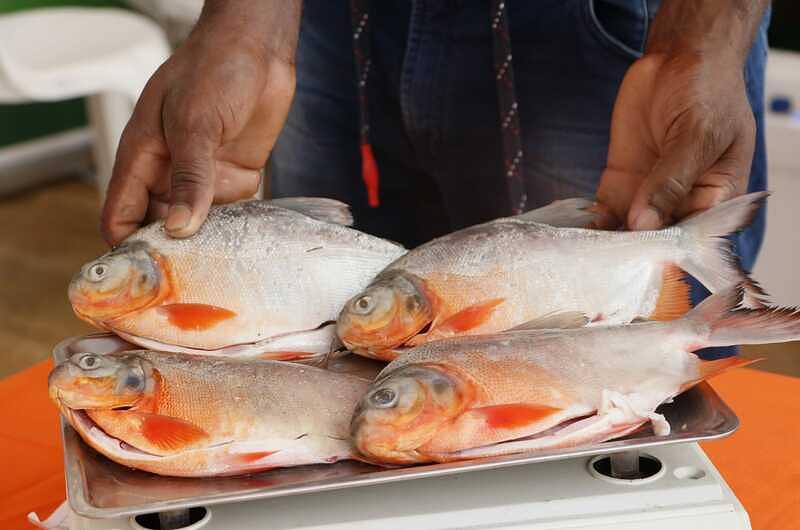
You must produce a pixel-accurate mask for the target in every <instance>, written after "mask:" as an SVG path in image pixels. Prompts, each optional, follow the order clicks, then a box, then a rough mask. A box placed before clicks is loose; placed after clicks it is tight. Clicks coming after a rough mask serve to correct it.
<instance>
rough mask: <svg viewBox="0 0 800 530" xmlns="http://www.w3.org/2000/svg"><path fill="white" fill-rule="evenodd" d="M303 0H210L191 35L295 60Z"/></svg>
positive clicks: (264, 56)
mask: <svg viewBox="0 0 800 530" xmlns="http://www.w3.org/2000/svg"><path fill="white" fill-rule="evenodd" d="M302 3H303V2H302V0H206V1H205V4H204V6H203V11H202V13H201V15H200V18H199V20H198V21H197V24H196V26H195V28H194V29H193V31H192V33H191V34H190V36H189V39H192V38H195V39H202V40H204V41H207V42H208V41H210V43H211V45H213V46H216V47H219V48H222V49H228V50H241V51H246V52H249V53H253V54H256V55H259V56H260V57H261V58H262V59H263V60H264V61H265V62H267V63H269V62H272V61H273V60H274V59H278V60H280V61H281V62H285V63H289V64H294V57H295V52H296V49H297V39H298V34H299V31H300V13H301V9H302Z"/></svg>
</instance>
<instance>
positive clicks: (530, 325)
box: [507, 311, 590, 331]
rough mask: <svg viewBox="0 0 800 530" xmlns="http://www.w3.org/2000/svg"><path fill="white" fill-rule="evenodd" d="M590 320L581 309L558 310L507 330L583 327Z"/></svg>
mask: <svg viewBox="0 0 800 530" xmlns="http://www.w3.org/2000/svg"><path fill="white" fill-rule="evenodd" d="M589 322H590V319H589V317H587V316H586V315H585V314H584V313H582V312H580V311H558V312H555V313H548V314H546V315H544V316H541V317H539V318H534V319H533V320H529V321H528V322H525V323H523V324H520V325H519V326H514V327H513V328H511V329H509V330H507V331H528V330H534V329H571V328H582V327H584V326H585V325H586V324H588V323H589Z"/></svg>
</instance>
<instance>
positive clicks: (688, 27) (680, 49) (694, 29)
mask: <svg viewBox="0 0 800 530" xmlns="http://www.w3.org/2000/svg"><path fill="white" fill-rule="evenodd" d="M768 4H769V0H664V2H663V3H662V5H661V7H660V9H659V11H658V13H657V14H656V17H655V20H654V21H653V26H652V29H651V31H650V36H649V38H648V41H647V47H646V50H645V51H646V53H665V54H670V55H674V54H681V53H690V54H698V55H709V56H712V57H714V58H715V59H721V60H728V59H729V60H731V61H734V62H736V61H738V63H739V64H744V61H745V59H746V57H747V54H748V52H749V50H750V46H751V45H752V43H753V39H754V38H755V34H756V32H757V31H758V27H759V25H760V24H761V20H762V18H763V16H764V12H765V10H766V8H767V5H768Z"/></svg>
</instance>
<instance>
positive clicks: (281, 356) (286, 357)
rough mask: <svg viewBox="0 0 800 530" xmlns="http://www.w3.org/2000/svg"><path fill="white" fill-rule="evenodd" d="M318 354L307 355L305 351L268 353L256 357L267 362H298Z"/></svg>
mask: <svg viewBox="0 0 800 530" xmlns="http://www.w3.org/2000/svg"><path fill="white" fill-rule="evenodd" d="M317 355H318V354H316V353H309V352H305V351H270V352H267V353H262V354H261V355H259V356H258V358H259V359H266V360H268V361H298V360H301V359H309V358H311V357H316V356H317Z"/></svg>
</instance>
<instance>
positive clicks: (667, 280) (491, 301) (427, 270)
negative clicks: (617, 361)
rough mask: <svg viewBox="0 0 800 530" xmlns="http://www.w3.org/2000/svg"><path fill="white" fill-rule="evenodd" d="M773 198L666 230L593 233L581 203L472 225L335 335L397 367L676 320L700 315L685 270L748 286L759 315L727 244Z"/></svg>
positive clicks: (414, 256) (412, 258) (405, 267)
mask: <svg viewBox="0 0 800 530" xmlns="http://www.w3.org/2000/svg"><path fill="white" fill-rule="evenodd" d="M767 195H768V193H766V192H756V193H751V194H748V195H744V196H741V197H738V198H735V199H732V200H729V201H727V202H724V203H721V204H719V205H717V206H716V207H714V208H711V209H710V210H707V211H705V212H703V213H701V214H699V215H697V216H694V217H692V218H689V219H687V220H684V221H683V222H681V223H679V224H677V225H675V226H672V227H669V228H665V229H662V230H652V231H636V232H632V231H607V230H596V229H591V228H585V224H583V225H582V223H586V221H587V217H586V215H587V213H590V212H587V211H586V207H587V204H586V202H585V201H581V200H567V201H561V202H557V203H555V204H552V205H549V206H547V207H545V208H544V209H540V210H534V211H532V212H528V213H526V214H522V215H519V216H515V217H507V218H501V219H496V220H494V221H490V222H487V223H484V224H480V225H476V226H472V227H468V228H465V229H463V230H459V231H456V232H453V233H451V234H448V235H445V236H443V237H440V238H438V239H434V240H432V241H430V242H428V243H425V244H423V245H421V246H419V247H417V248H415V249H412V250H410V251H409V252H408V253H406V254H404V255H403V256H402V257H400V258H398V259H397V260H396V261H394V262H393V263H391V264H390V265H388V266H387V267H386V268H385V269H384V270H382V271H381V272H380V273H379V274H378V275H377V276H376V277H375V278H374V280H373V281H372V282H371V283H370V285H369V286H368V287H367V288H366V289H365V290H364V291H363V292H361V293H359V294H358V295H356V296H354V297H353V298H352V299H350V300H349V301H348V302H347V303H346V304H345V306H344V308H343V309H342V311H341V313H340V314H339V317H338V319H337V334H338V336H339V338H340V339H341V341H342V342H343V343H344V345H345V347H347V348H348V349H349V350H351V351H353V352H355V353H358V354H361V355H364V356H367V357H373V358H376V359H382V360H386V361H391V360H392V359H394V358H396V357H397V356H399V355H400V354H401V353H402V352H403V351H404V350H405V349H408V348H410V347H414V346H418V345H420V344H423V343H425V342H429V341H433V340H440V339H445V338H449V337H453V336H459V335H481V334H489V333H497V332H501V331H505V330H509V329H515V328H516V329H525V328H532V327H534V326H542V325H546V326H555V327H574V326H577V327H580V326H584V325H589V326H603V325H616V324H624V323H630V322H633V321H634V320H672V319H675V318H678V317H680V316H681V315H683V314H685V313H686V312H687V311H688V310H689V308H690V299H689V286H688V284H687V283H686V282H685V274H684V273H689V274H691V275H692V276H694V277H695V278H697V279H698V280H699V281H700V282H701V283H702V284H703V285H705V286H706V287H707V288H708V289H709V290H710V291H712V292H715V291H720V290H723V289H725V288H728V287H731V286H735V285H739V284H745V285H746V288H747V297H746V298H747V303H748V304H749V305H751V306H753V307H758V306H760V305H762V304H763V303H764V302H765V301H766V299H767V295H766V293H765V292H764V291H763V290H762V289H761V288H760V287H759V286H758V284H757V283H756V282H755V281H754V280H752V279H750V278H749V277H748V275H747V273H746V272H745V271H744V270H743V269H742V267H741V265H740V263H739V261H738V258H737V257H736V256H735V254H734V253H733V251H732V248H731V244H730V241H729V240H728V239H726V238H725V236H727V235H729V234H731V233H733V232H736V231H737V230H740V229H742V228H743V227H745V226H747V225H748V224H749V223H750V222H751V220H752V219H753V216H754V215H755V214H756V212H757V211H758V209H759V207H760V205H761V204H762V203H763V202H764V200H765V199H766V197H767ZM589 207H590V206H589ZM554 221H555V222H554ZM548 223H552V224H548ZM547 315H552V316H553V318H550V319H549V320H547V321H543V320H541V319H542V317H544V316H547ZM555 315H558V317H556V316H555Z"/></svg>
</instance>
